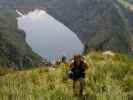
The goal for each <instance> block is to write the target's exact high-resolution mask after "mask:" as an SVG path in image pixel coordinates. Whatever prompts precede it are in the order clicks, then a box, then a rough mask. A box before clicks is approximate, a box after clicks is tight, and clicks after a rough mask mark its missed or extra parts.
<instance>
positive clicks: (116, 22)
mask: <svg viewBox="0 0 133 100" xmlns="http://www.w3.org/2000/svg"><path fill="white" fill-rule="evenodd" d="M13 1H14V0H0V7H2V8H3V7H4V8H13V9H19V10H22V11H27V10H32V9H36V8H40V9H45V10H46V11H47V12H48V13H49V14H51V15H52V16H53V17H55V18H56V19H57V20H59V21H61V22H62V23H64V24H65V25H66V26H67V27H69V28H70V29H71V30H73V31H74V32H75V33H76V34H77V36H78V37H79V39H80V40H81V41H82V42H83V43H84V44H85V47H87V48H88V49H90V48H95V49H111V50H114V51H121V52H128V51H129V48H133V45H132V40H133V39H132V38H131V34H130V33H131V32H132V27H131V24H130V21H131V20H132V19H131V17H129V16H126V14H127V11H126V10H125V8H124V7H123V5H121V4H120V3H119V2H118V1H123V0H15V2H13ZM131 2H132V0H129V3H131ZM131 13H132V12H130V14H131ZM128 14H129V13H128ZM128 14H127V15H128ZM129 18H130V19H129ZM129 27H130V28H131V29H130V28H129ZM88 49H86V50H88Z"/></svg>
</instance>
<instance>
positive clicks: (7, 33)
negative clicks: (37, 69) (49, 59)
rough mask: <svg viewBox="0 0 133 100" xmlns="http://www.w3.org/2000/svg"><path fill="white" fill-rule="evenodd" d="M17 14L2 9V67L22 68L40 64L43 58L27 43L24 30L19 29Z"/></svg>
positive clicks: (0, 52) (0, 41)
mask: <svg viewBox="0 0 133 100" xmlns="http://www.w3.org/2000/svg"><path fill="white" fill-rule="evenodd" d="M16 17H17V14H16V12H15V11H14V10H11V9H0V65H1V66H10V67H17V68H22V67H24V66H28V67H29V66H32V65H34V64H36V65H37V64H39V63H40V62H41V60H42V58H41V57H40V56H39V55H38V54H36V53H34V52H33V51H32V48H30V46H29V45H28V44H27V43H26V39H25V38H26V36H25V32H24V31H23V30H20V29H18V26H17V19H16Z"/></svg>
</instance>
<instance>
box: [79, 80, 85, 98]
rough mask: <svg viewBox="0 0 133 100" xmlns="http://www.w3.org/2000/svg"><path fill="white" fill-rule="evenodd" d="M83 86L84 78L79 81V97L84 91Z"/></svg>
mask: <svg viewBox="0 0 133 100" xmlns="http://www.w3.org/2000/svg"><path fill="white" fill-rule="evenodd" d="M84 85H85V80H84V78H81V79H80V95H81V96H82V95H83V90H84Z"/></svg>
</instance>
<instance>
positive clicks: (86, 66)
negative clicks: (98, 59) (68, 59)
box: [84, 62, 89, 70]
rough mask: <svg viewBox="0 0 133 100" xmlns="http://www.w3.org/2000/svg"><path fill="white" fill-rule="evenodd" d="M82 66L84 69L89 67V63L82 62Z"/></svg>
mask: <svg viewBox="0 0 133 100" xmlns="http://www.w3.org/2000/svg"><path fill="white" fill-rule="evenodd" d="M84 68H85V70H87V69H88V68H89V65H88V64H87V63H86V62H84Z"/></svg>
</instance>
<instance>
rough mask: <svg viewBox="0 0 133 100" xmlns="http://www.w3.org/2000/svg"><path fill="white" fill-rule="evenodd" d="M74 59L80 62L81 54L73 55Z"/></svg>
mask: <svg viewBox="0 0 133 100" xmlns="http://www.w3.org/2000/svg"><path fill="white" fill-rule="evenodd" d="M74 61H75V62H76V63H77V64H80V62H81V61H82V56H81V55H80V54H76V55H74Z"/></svg>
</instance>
